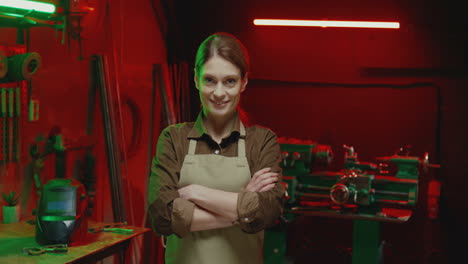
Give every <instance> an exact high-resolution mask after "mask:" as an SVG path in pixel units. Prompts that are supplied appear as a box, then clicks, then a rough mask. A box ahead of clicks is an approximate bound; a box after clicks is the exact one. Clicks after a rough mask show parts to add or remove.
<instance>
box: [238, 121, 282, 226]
mask: <svg viewBox="0 0 468 264" xmlns="http://www.w3.org/2000/svg"><path fill="white" fill-rule="evenodd" d="M263 132H264V133H265V134H264V135H262V136H261V137H260V138H262V139H263V140H262V141H263V143H262V145H261V146H260V152H259V155H258V156H256V158H255V162H254V163H255V165H254V166H253V170H252V174H253V173H255V172H257V171H258V170H260V169H262V168H267V167H270V168H271V169H272V172H276V173H278V182H277V183H276V185H275V187H274V188H273V189H271V190H269V191H266V192H248V191H242V192H240V193H239V196H238V200H237V213H238V216H239V224H240V227H241V229H242V230H243V231H244V232H246V233H256V232H259V231H261V230H263V229H265V228H268V227H271V226H273V225H275V222H276V220H278V219H279V216H280V215H281V214H282V213H283V206H284V202H285V195H284V194H285V190H284V187H283V184H282V177H283V176H282V169H281V167H280V162H281V153H280V146H279V143H278V141H277V137H276V135H275V133H274V132H273V131H271V130H269V129H264V131H263ZM262 141H260V142H262Z"/></svg>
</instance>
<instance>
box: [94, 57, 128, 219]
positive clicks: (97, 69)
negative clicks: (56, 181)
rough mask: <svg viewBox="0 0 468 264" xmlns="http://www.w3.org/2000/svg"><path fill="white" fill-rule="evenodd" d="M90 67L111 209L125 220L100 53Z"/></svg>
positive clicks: (114, 138) (116, 147)
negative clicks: (96, 92)
mask: <svg viewBox="0 0 468 264" xmlns="http://www.w3.org/2000/svg"><path fill="white" fill-rule="evenodd" d="M91 63H92V65H91V67H92V69H93V72H94V74H93V75H94V76H93V77H94V78H95V81H96V83H95V84H97V85H98V90H99V95H100V99H101V112H102V119H103V122H104V124H103V126H104V135H105V140H106V152H107V164H108V170H109V179H110V186H111V197H112V209H113V216H114V221H116V222H125V221H126V210H125V201H124V199H123V189H122V175H121V171H120V158H119V154H120V153H119V147H118V146H119V145H118V141H117V137H116V128H115V123H114V111H113V108H112V107H113V106H112V104H110V102H109V100H110V99H112V98H109V96H108V89H109V87H108V80H107V78H106V77H107V74H106V67H105V66H106V63H105V58H104V57H103V56H102V55H93V56H92V60H91Z"/></svg>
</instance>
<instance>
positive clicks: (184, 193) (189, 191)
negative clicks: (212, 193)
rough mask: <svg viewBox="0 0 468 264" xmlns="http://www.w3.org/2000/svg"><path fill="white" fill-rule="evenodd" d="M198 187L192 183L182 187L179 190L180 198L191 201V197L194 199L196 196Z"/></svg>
mask: <svg viewBox="0 0 468 264" xmlns="http://www.w3.org/2000/svg"><path fill="white" fill-rule="evenodd" d="M197 187H198V185H196V184H190V185H187V186H185V187H182V188H180V189H179V190H177V191H178V192H179V195H180V198H182V199H185V200H188V201H190V200H191V199H193V197H195V193H196V190H197Z"/></svg>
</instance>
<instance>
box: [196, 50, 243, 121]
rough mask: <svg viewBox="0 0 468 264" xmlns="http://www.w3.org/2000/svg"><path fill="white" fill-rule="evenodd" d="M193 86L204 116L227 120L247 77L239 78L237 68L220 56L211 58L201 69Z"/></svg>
mask: <svg viewBox="0 0 468 264" xmlns="http://www.w3.org/2000/svg"><path fill="white" fill-rule="evenodd" d="M195 84H196V86H197V89H198V90H199V91H200V101H201V103H202V105H203V111H204V112H205V114H206V115H209V116H212V117H215V118H229V117H230V116H231V114H232V113H234V111H235V110H236V106H237V104H238V103H239V100H240V94H241V93H242V92H243V91H244V90H245V87H246V85H247V77H245V78H244V79H242V78H241V73H240V70H239V68H237V67H236V66H235V65H234V64H232V63H231V62H229V61H227V60H225V59H223V58H222V57H220V56H217V55H215V56H213V57H211V58H210V59H209V60H208V61H207V62H206V63H205V65H204V66H203V67H202V69H201V72H200V73H198V76H195Z"/></svg>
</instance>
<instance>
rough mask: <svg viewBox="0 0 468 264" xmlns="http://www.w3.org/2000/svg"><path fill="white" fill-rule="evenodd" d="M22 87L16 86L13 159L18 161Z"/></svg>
mask: <svg viewBox="0 0 468 264" xmlns="http://www.w3.org/2000/svg"><path fill="white" fill-rule="evenodd" d="M20 129H21V88H20V87H16V88H15V119H14V135H13V139H14V143H13V146H14V148H13V160H14V161H16V162H19V161H20V152H21V138H20Z"/></svg>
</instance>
